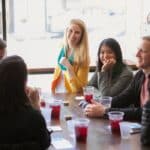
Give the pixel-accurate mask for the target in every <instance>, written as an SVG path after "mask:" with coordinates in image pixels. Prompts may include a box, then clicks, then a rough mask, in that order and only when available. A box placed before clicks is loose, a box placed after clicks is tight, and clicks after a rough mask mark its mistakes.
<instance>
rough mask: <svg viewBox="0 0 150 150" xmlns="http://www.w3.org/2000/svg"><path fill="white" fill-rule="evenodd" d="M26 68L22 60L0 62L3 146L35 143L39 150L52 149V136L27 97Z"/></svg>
mask: <svg viewBox="0 0 150 150" xmlns="http://www.w3.org/2000/svg"><path fill="white" fill-rule="evenodd" d="M26 83H27V67H26V64H25V62H24V61H23V59H22V58H21V57H19V56H9V57H6V58H4V59H2V60H0V120H1V123H0V145H2V144H20V143H26V142H34V143H36V144H37V145H38V147H39V149H40V150H44V149H46V148H47V147H49V145H50V142H51V140H50V134H49V132H48V130H47V129H46V123H45V120H44V118H43V116H42V115H41V113H40V111H38V110H36V109H34V108H33V107H32V106H31V104H30V100H29V97H28V96H27V94H26Z"/></svg>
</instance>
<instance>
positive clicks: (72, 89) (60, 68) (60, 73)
mask: <svg viewBox="0 0 150 150" xmlns="http://www.w3.org/2000/svg"><path fill="white" fill-rule="evenodd" d="M57 62H58V64H57V67H56V68H55V72H54V78H53V81H52V85H51V90H52V92H53V93H66V92H67V93H76V92H80V91H82V87H83V86H85V85H86V84H87V82H88V72H89V63H90V58H89V46H88V36H87V29H86V26H85V23H84V22H83V21H82V20H80V19H72V20H71V21H70V23H69V26H68V27H67V29H66V31H65V33H64V42H63V45H62V47H61V50H60V54H59V56H58V60H57Z"/></svg>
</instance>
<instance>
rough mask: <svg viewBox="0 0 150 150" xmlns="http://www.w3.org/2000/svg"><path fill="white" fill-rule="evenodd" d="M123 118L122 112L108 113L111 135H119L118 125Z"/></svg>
mask: <svg viewBox="0 0 150 150" xmlns="http://www.w3.org/2000/svg"><path fill="white" fill-rule="evenodd" d="M123 116H124V112H121V111H111V112H108V117H109V121H110V126H111V131H112V133H118V134H120V125H119V123H120V122H121V121H122V120H123Z"/></svg>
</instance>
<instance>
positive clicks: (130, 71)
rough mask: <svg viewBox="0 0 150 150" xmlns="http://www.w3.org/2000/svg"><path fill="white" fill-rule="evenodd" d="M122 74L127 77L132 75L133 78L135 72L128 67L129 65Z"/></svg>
mask: <svg viewBox="0 0 150 150" xmlns="http://www.w3.org/2000/svg"><path fill="white" fill-rule="evenodd" d="M122 74H126V75H131V76H133V71H132V69H131V68H130V67H128V66H127V65H125V66H124V67H123V69H122Z"/></svg>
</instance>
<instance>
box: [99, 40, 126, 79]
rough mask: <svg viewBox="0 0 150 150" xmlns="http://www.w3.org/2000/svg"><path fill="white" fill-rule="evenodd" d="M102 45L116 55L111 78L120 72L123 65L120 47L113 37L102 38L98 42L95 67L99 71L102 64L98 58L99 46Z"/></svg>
mask: <svg viewBox="0 0 150 150" xmlns="http://www.w3.org/2000/svg"><path fill="white" fill-rule="evenodd" d="M103 45H106V46H108V47H109V48H110V49H111V50H112V51H113V52H114V53H115V56H116V64H115V66H114V68H113V71H112V78H113V77H115V76H117V75H119V74H120V73H121V72H122V69H123V67H124V66H125V64H124V63H123V59H122V52H121V47H120V44H119V43H118V42H117V41H116V40H115V39H113V38H107V39H104V40H103V41H102V42H101V43H100V45H99V48H98V53H97V69H98V70H99V71H100V70H101V68H102V65H103V63H102V62H101V60H100V59H99V56H100V53H101V47H102V46H103Z"/></svg>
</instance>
